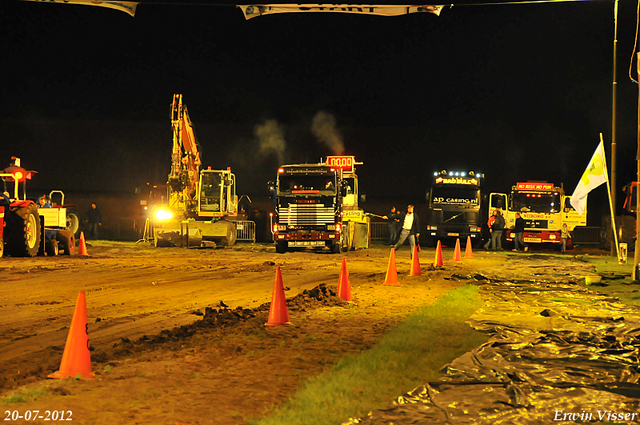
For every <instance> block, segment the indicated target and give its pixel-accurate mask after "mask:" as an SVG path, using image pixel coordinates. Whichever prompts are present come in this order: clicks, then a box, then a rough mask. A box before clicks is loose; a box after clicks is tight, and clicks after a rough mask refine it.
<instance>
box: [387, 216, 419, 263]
mask: <svg viewBox="0 0 640 425" xmlns="http://www.w3.org/2000/svg"><path fill="white" fill-rule="evenodd" d="M399 219H400V224H401V225H402V230H401V231H400V239H398V242H397V243H396V244H395V245H394V247H393V249H394V250H396V251H397V250H398V248H400V247H401V246H402V244H404V241H405V240H406V239H407V238H408V239H409V246H410V247H411V252H410V255H411V258H413V247H414V246H415V245H416V238H417V237H420V219H419V218H418V214H414V212H413V205H408V206H407V212H406V213H403V214H400V217H399Z"/></svg>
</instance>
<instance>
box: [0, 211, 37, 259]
mask: <svg viewBox="0 0 640 425" xmlns="http://www.w3.org/2000/svg"><path fill="white" fill-rule="evenodd" d="M10 214H11V219H10V220H9V221H8V222H7V227H6V229H5V231H7V233H8V235H9V240H8V243H7V253H8V254H9V255H11V256H14V257H35V256H36V255H38V251H39V250H40V237H41V235H40V232H42V228H41V227H40V216H39V214H38V207H36V205H35V204H30V205H27V206H26V207H21V208H18V209H16V210H15V211H11V213H10Z"/></svg>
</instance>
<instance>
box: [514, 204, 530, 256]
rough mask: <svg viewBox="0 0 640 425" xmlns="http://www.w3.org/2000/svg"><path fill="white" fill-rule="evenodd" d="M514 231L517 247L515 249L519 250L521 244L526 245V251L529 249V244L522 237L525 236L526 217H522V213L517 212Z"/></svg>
mask: <svg viewBox="0 0 640 425" xmlns="http://www.w3.org/2000/svg"><path fill="white" fill-rule="evenodd" d="M513 232H514V233H515V234H516V238H515V240H514V243H515V246H516V247H515V249H514V251H518V250H519V249H520V246H521V245H522V247H524V250H525V251H528V250H529V245H527V244H526V243H524V240H522V237H523V236H524V218H522V216H521V215H520V213H516V223H515V226H514V227H513Z"/></svg>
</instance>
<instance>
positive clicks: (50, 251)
mask: <svg viewBox="0 0 640 425" xmlns="http://www.w3.org/2000/svg"><path fill="white" fill-rule="evenodd" d="M45 252H46V253H47V255H48V256H49V257H53V256H56V255H58V253H59V251H58V241H57V240H53V239H51V240H48V241H46V242H45Z"/></svg>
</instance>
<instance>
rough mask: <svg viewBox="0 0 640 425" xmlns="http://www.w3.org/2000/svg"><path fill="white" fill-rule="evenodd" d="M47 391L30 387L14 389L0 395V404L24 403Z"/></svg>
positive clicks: (39, 396) (45, 393) (44, 394)
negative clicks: (11, 391)
mask: <svg viewBox="0 0 640 425" xmlns="http://www.w3.org/2000/svg"><path fill="white" fill-rule="evenodd" d="M47 394H49V392H48V391H47V390H45V389H43V388H31V389H23V390H20V391H16V392H13V393H10V394H7V395H5V396H3V397H2V404H11V403H26V402H27V401H31V400H37V399H39V398H41V397H44V396H46V395H47Z"/></svg>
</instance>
